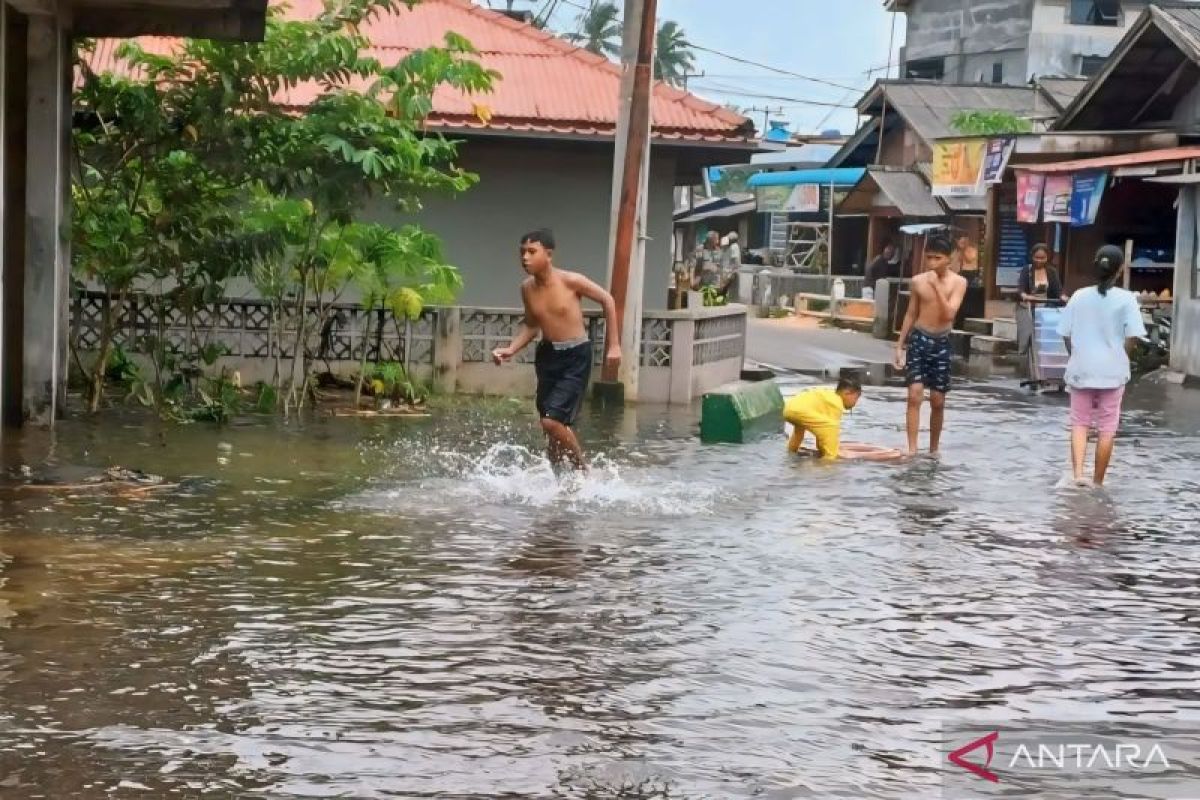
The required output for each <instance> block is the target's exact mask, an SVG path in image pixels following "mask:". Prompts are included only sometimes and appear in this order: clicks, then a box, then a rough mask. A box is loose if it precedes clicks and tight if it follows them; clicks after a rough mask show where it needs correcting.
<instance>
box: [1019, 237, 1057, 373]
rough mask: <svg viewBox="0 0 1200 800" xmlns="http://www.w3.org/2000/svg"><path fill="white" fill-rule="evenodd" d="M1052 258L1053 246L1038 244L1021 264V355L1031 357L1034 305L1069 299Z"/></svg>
mask: <svg viewBox="0 0 1200 800" xmlns="http://www.w3.org/2000/svg"><path fill="white" fill-rule="evenodd" d="M1050 259H1051V253H1050V246H1049V245H1047V244H1041V243H1039V244H1035V245H1034V246H1033V249H1031V250H1030V251H1029V263H1028V264H1026V265H1025V266H1024V267H1022V268H1021V276H1020V277H1019V278H1017V290H1018V292H1019V293H1020V297H1019V302H1018V303H1017V352H1018V353H1019V354H1021V355H1024V354H1026V353H1029V354H1030V357H1031V358H1032V353H1033V349H1032V347H1031V344H1032V343H1033V334H1034V324H1033V310H1034V308H1035V307H1036V306H1037V305H1038V304H1039V303H1041V304H1043V305H1052V306H1057V305H1059V304H1060V303H1065V302H1067V296H1066V294H1064V293H1063V287H1062V279H1061V278H1059V277H1058V270H1057V269H1055V268H1054V265H1053V264H1051V263H1050ZM1030 374H1031V375H1032V374H1033V372H1032V371H1031V372H1030Z"/></svg>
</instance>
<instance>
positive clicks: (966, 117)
mask: <svg viewBox="0 0 1200 800" xmlns="http://www.w3.org/2000/svg"><path fill="white" fill-rule="evenodd" d="M950 124H951V125H952V126H953V127H954V129H955V130H956V131H958V132H959V133H961V134H963V135H964V136H987V135H991V136H1002V135H1004V134H1012V133H1029V132H1030V131H1032V130H1033V123H1031V122H1030V121H1029V120H1027V119H1025V118H1023V117H1018V116H1017V115H1016V114H1013V113H1012V112H1011V111H959V112H958V113H957V114H955V115H954V116H953V117H951V118H950Z"/></svg>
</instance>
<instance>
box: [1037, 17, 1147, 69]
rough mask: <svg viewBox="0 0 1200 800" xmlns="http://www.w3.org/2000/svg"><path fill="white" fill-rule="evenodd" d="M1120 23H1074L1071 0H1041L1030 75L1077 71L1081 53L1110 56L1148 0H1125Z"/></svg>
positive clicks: (1082, 54) (1083, 54)
mask: <svg viewBox="0 0 1200 800" xmlns="http://www.w3.org/2000/svg"><path fill="white" fill-rule="evenodd" d="M1121 8H1122V15H1121V24H1120V25H1119V26H1116V27H1104V26H1099V25H1072V24H1071V22H1070V15H1069V11H1070V2H1069V0H1038V2H1037V4H1036V6H1035V7H1034V11H1033V32H1032V33H1031V34H1030V37H1029V64H1028V75H1027V76H1026V77H1028V78H1033V77H1035V76H1043V77H1045V76H1055V75H1075V74H1077V73H1078V70H1079V59H1080V57H1081V56H1107V55H1108V54H1109V53H1111V52H1112V51H1113V48H1115V47H1116V46H1117V43H1118V42H1120V41H1121V37H1123V36H1124V35H1125V32H1126V31H1127V30H1129V27H1130V26H1131V25H1132V24H1133V23H1134V22H1136V21H1137V18H1138V17H1139V16H1140V15H1141V13H1142V11H1144V10H1145V8H1146V0H1122V2H1121Z"/></svg>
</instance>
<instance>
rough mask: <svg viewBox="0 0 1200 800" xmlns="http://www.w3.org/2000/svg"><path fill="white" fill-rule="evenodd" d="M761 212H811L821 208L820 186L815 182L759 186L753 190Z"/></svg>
mask: <svg viewBox="0 0 1200 800" xmlns="http://www.w3.org/2000/svg"><path fill="white" fill-rule="evenodd" d="M754 191H755V194H756V196H757V202H758V211H759V213H761V214H787V213H796V214H811V213H816V212H818V211H820V210H821V187H820V185H819V184H815V183H802V184H799V185H797V186H760V187H758V188H757V189H755V190H754Z"/></svg>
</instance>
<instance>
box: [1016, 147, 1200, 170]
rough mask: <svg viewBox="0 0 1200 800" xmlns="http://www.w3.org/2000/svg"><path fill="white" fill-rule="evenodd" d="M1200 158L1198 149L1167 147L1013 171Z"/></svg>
mask: <svg viewBox="0 0 1200 800" xmlns="http://www.w3.org/2000/svg"><path fill="white" fill-rule="evenodd" d="M1193 158H1200V147H1168V148H1166V149H1164V150H1145V151H1142V152H1140V153H1123V154H1121V155H1119V156H1102V157H1100V158H1081V159H1077V160H1075V161H1059V162H1057V163H1055V164H1020V165H1018V164H1013V165H1012V166H1013V169H1016V170H1019V171H1024V172H1051V173H1053V172H1079V171H1082V170H1089V169H1119V168H1121V167H1142V166H1151V165H1166V164H1171V163H1176V162H1184V161H1188V160H1190V159H1193Z"/></svg>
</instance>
